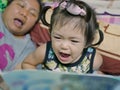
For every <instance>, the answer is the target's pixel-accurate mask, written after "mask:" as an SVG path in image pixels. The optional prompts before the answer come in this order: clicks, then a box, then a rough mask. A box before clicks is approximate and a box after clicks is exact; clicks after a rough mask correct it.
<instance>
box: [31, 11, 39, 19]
mask: <svg viewBox="0 0 120 90" xmlns="http://www.w3.org/2000/svg"><path fill="white" fill-rule="evenodd" d="M30 14H31V15H32V16H34V17H37V15H38V13H37V12H35V11H34V10H31V11H30Z"/></svg>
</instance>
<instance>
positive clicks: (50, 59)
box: [42, 42, 96, 73]
mask: <svg viewBox="0 0 120 90" xmlns="http://www.w3.org/2000/svg"><path fill="white" fill-rule="evenodd" d="M95 52H96V50H95V48H93V47H88V48H85V49H84V50H83V54H82V56H81V57H80V58H79V60H78V61H77V62H75V63H72V64H62V63H61V62H59V60H58V59H57V57H56V55H55V53H54V52H53V49H52V47H51V42H48V43H47V48H46V57H45V60H44V63H43V65H42V69H45V70H51V71H59V72H72V73H74V72H75V73H92V72H93V60H94V56H95Z"/></svg>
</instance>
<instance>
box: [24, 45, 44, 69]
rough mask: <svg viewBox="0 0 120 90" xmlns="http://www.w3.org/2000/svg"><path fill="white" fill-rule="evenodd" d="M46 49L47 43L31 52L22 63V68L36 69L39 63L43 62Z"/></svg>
mask: <svg viewBox="0 0 120 90" xmlns="http://www.w3.org/2000/svg"><path fill="white" fill-rule="evenodd" d="M45 51H46V44H43V45H41V46H39V47H38V48H37V49H36V50H35V51H34V52H32V53H30V54H29V55H28V56H27V57H26V58H25V60H24V61H23V63H22V69H36V66H37V65H38V64H41V63H43V60H44V57H45Z"/></svg>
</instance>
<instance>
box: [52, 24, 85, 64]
mask: <svg viewBox="0 0 120 90" xmlns="http://www.w3.org/2000/svg"><path fill="white" fill-rule="evenodd" d="M51 39H52V47H53V50H54V52H55V54H56V56H57V58H58V59H59V61H60V62H61V63H64V64H68V63H74V62H76V61H77V60H78V59H79V58H80V56H81V54H82V51H83V49H84V47H85V38H84V34H83V32H81V30H80V29H78V28H73V26H72V25H69V24H67V25H64V26H62V27H61V28H59V29H55V28H54V29H53V30H52V33H51Z"/></svg>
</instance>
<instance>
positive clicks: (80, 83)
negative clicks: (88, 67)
mask: <svg viewBox="0 0 120 90" xmlns="http://www.w3.org/2000/svg"><path fill="white" fill-rule="evenodd" d="M2 77H3V79H4V81H5V82H6V84H7V85H8V87H9V88H10V90H120V77H115V76H108V75H96V74H73V73H61V72H53V71H52V72H51V71H41V70H21V71H12V72H8V73H3V74H2Z"/></svg>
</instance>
